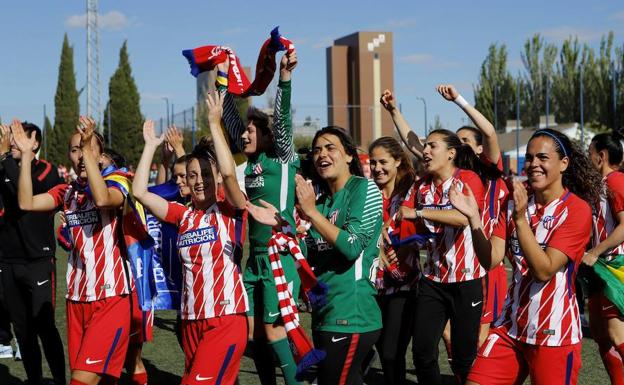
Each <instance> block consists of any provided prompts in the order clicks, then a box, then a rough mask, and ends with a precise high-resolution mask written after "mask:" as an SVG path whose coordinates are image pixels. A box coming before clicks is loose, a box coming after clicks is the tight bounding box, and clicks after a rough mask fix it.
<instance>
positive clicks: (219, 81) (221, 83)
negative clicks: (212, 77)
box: [216, 76, 228, 87]
mask: <svg viewBox="0 0 624 385" xmlns="http://www.w3.org/2000/svg"><path fill="white" fill-rule="evenodd" d="M216 83H217V87H218V86H224V87H227V85H228V79H227V78H226V77H223V76H217V82H216Z"/></svg>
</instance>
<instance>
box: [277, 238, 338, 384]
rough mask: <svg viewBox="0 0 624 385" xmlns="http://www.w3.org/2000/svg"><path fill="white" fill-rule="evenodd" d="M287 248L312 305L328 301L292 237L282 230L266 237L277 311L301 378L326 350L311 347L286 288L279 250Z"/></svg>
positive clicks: (298, 375)
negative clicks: (277, 306) (275, 291)
mask: <svg viewBox="0 0 624 385" xmlns="http://www.w3.org/2000/svg"><path fill="white" fill-rule="evenodd" d="M282 251H288V252H289V253H290V255H291V256H292V257H293V258H295V265H296V266H297V273H298V274H299V277H300V278H301V284H302V287H303V290H304V293H305V294H306V295H307V297H308V300H309V301H310V303H311V304H312V307H313V308H316V307H319V306H323V305H324V304H325V303H326V302H327V298H326V293H327V286H326V285H325V284H323V283H322V282H320V281H318V280H317V279H316V276H315V275H314V272H313V271H312V268H311V267H310V265H309V264H308V261H307V260H306V259H305V257H304V256H303V254H302V253H301V249H300V248H299V244H298V243H297V240H296V238H295V237H292V236H290V235H287V234H285V233H282V232H277V233H274V234H273V236H272V237H271V239H270V240H269V245H268V252H269V261H270V262H271V269H272V270H273V278H274V280H275V287H276V288H277V297H278V300H279V308H280V315H281V316H282V320H283V322H284V327H285V328H286V334H287V336H288V340H289V342H290V346H291V350H292V352H293V356H294V358H295V362H296V363H297V374H296V377H297V380H299V381H301V380H302V379H303V378H304V376H305V374H306V372H307V370H308V369H310V368H312V367H313V366H314V365H316V364H318V363H319V362H321V361H322V360H323V359H324V358H325V355H326V354H325V352H324V351H322V350H317V349H314V345H313V344H312V342H311V341H310V339H309V338H308V336H307V335H306V332H305V330H304V329H303V327H302V326H301V324H300V323H299V313H298V311H297V304H296V301H295V299H294V298H293V297H292V293H291V292H290V291H289V290H288V281H287V280H286V275H285V274H284V269H283V268H282V262H281V261H280V252H282Z"/></svg>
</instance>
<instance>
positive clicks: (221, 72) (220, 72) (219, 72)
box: [217, 70, 228, 79]
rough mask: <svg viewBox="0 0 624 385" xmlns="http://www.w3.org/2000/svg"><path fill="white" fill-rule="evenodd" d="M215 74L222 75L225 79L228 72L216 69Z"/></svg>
mask: <svg viewBox="0 0 624 385" xmlns="http://www.w3.org/2000/svg"><path fill="white" fill-rule="evenodd" d="M217 76H221V77H224V78H226V79H227V77H228V74H226V73H225V72H223V71H219V70H217Z"/></svg>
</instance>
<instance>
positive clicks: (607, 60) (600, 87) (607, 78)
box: [585, 32, 617, 130]
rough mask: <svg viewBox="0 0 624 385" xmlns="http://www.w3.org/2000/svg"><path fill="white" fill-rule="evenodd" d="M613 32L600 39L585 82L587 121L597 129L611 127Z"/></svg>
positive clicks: (612, 116) (613, 70) (614, 72)
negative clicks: (586, 89) (586, 87)
mask: <svg viewBox="0 0 624 385" xmlns="http://www.w3.org/2000/svg"><path fill="white" fill-rule="evenodd" d="M613 37H614V35H613V32H609V34H608V35H607V36H603V37H602V39H601V40H600V51H599V53H598V56H597V57H596V61H595V63H594V65H593V66H592V68H591V70H590V71H589V73H588V76H587V78H586V81H585V84H587V83H590V85H591V88H589V90H588V91H589V99H590V105H589V107H590V111H591V112H592V114H591V115H590V117H589V119H588V121H589V122H591V123H592V124H593V125H594V126H595V127H597V128H598V129H602V130H605V129H607V127H611V128H613V125H614V124H613V123H614V120H613V118H614V115H613V114H614V111H613V92H612V91H613V90H612V84H613V83H612V80H613V76H616V75H617V72H616V71H615V68H614V67H613V64H614V60H613V57H612V54H613Z"/></svg>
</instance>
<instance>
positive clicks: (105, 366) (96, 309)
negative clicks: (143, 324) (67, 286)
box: [67, 295, 130, 378]
mask: <svg viewBox="0 0 624 385" xmlns="http://www.w3.org/2000/svg"><path fill="white" fill-rule="evenodd" d="M129 331H130V297H129V296H128V295H123V296H115V297H109V298H104V299H101V300H99V301H93V302H75V301H70V300H68V301H67V352H68V355H69V367H70V368H71V370H84V371H87V372H91V373H99V374H106V375H109V376H112V377H115V378H119V375H120V373H121V369H122V368H123V364H124V359H125V358H126V350H127V349H128V336H129V334H130V333H129Z"/></svg>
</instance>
